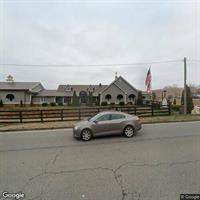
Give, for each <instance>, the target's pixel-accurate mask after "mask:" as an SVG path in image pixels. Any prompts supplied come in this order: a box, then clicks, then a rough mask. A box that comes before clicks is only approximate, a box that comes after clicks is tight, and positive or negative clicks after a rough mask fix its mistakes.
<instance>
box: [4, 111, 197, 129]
mask: <svg viewBox="0 0 200 200" xmlns="http://www.w3.org/2000/svg"><path fill="white" fill-rule="evenodd" d="M141 121H142V123H143V124H151V123H167V122H187V121H200V115H171V116H159V117H145V118H141ZM73 124H74V121H58V122H43V123H41V122H33V123H10V124H9V123H6V124H3V123H2V124H0V131H15V130H17V131H20V130H38V129H56V128H71V127H72V126H73Z"/></svg>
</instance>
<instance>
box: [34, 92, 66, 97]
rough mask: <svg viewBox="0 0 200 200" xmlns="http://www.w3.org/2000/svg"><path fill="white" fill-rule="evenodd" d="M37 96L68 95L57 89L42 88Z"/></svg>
mask: <svg viewBox="0 0 200 200" xmlns="http://www.w3.org/2000/svg"><path fill="white" fill-rule="evenodd" d="M36 96H38V97H63V96H67V93H66V92H60V91H57V90H41V91H40V92H38V94H37V95H36Z"/></svg>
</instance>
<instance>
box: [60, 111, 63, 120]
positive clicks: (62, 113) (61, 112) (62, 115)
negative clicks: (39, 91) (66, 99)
mask: <svg viewBox="0 0 200 200" xmlns="http://www.w3.org/2000/svg"><path fill="white" fill-rule="evenodd" d="M60 114H61V121H63V109H61V113H60Z"/></svg>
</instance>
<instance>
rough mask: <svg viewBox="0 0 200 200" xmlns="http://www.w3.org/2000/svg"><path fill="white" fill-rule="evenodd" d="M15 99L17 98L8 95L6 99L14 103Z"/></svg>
mask: <svg viewBox="0 0 200 200" xmlns="http://www.w3.org/2000/svg"><path fill="white" fill-rule="evenodd" d="M14 98H15V96H14V95H13V94H7V95H6V99H8V100H9V101H13V100H14Z"/></svg>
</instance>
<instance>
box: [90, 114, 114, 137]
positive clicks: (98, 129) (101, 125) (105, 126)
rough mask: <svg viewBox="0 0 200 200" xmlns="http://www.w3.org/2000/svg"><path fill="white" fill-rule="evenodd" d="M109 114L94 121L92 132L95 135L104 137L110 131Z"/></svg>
mask: <svg viewBox="0 0 200 200" xmlns="http://www.w3.org/2000/svg"><path fill="white" fill-rule="evenodd" d="M109 123H110V114H104V115H102V116H100V117H99V118H98V119H96V120H95V125H94V126H93V130H94V133H95V135H104V134H106V133H109V131H110V126H109Z"/></svg>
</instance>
